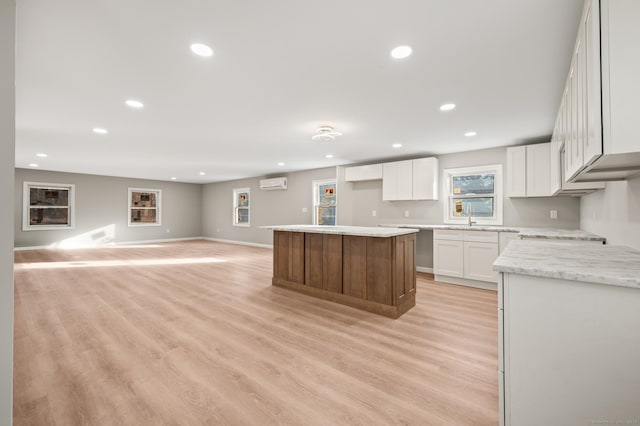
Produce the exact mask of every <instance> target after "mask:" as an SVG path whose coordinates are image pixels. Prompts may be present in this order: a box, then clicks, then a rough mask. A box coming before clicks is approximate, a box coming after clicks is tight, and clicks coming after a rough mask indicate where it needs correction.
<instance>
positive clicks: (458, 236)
mask: <svg viewBox="0 0 640 426" xmlns="http://www.w3.org/2000/svg"><path fill="white" fill-rule="evenodd" d="M433 239H434V240H453V241H462V240H463V231H456V230H454V229H434V230H433Z"/></svg>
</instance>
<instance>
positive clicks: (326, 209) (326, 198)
mask: <svg viewBox="0 0 640 426" xmlns="http://www.w3.org/2000/svg"><path fill="white" fill-rule="evenodd" d="M336 208H337V203H336V180H335V179H329V180H316V181H313V224H314V225H328V226H335V225H336Z"/></svg>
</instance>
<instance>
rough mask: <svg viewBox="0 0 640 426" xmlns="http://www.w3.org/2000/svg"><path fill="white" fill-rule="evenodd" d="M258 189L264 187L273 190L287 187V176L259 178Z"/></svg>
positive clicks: (266, 189)
mask: <svg viewBox="0 0 640 426" xmlns="http://www.w3.org/2000/svg"><path fill="white" fill-rule="evenodd" d="M260 189H264V190H265V191H273V190H276V189H287V178H286V177H279V178H272V179H262V180H260Z"/></svg>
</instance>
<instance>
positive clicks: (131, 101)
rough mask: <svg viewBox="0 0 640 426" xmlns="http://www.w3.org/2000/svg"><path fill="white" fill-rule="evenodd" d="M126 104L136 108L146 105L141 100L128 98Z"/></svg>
mask: <svg viewBox="0 0 640 426" xmlns="http://www.w3.org/2000/svg"><path fill="white" fill-rule="evenodd" d="M125 104H127V106H129V107H131V108H136V109H140V108H142V107H144V104H143V103H142V102H140V101H136V100H135V99H127V100H126V101H125Z"/></svg>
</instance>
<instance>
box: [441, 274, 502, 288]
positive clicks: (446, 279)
mask: <svg viewBox="0 0 640 426" xmlns="http://www.w3.org/2000/svg"><path fill="white" fill-rule="evenodd" d="M433 280H434V281H436V282H441V283H448V284H456V285H464V286H467V287H475V288H481V289H484V290H493V291H498V283H497V282H495V283H493V282H488V281H477V280H469V279H467V278H458V277H450V276H448V275H435V276H434V277H433Z"/></svg>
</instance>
